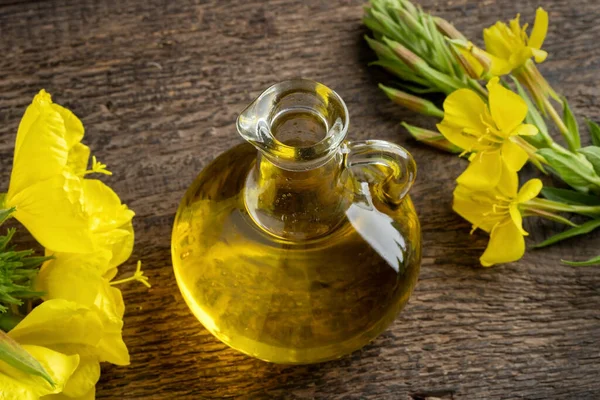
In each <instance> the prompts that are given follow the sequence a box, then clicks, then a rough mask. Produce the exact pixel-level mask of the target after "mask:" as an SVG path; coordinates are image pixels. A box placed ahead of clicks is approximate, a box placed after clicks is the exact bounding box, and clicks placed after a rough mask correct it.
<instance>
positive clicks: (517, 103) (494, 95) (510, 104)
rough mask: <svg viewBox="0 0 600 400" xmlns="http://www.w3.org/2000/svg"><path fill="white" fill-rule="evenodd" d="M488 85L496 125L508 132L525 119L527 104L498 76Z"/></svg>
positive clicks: (491, 109)
mask: <svg viewBox="0 0 600 400" xmlns="http://www.w3.org/2000/svg"><path fill="white" fill-rule="evenodd" d="M487 87H488V90H489V99H490V111H491V113H492V118H493V120H494V122H495V123H496V126H497V127H498V128H499V129H500V130H501V131H502V132H504V133H507V134H508V133H510V132H512V131H513V130H514V129H515V128H516V127H517V126H519V125H520V124H521V122H523V120H524V119H525V116H526V115H527V104H526V103H525V101H524V100H523V99H522V98H521V97H520V96H519V95H518V94H516V93H513V92H511V91H510V90H508V89H506V88H504V87H503V86H502V85H501V84H500V82H499V80H498V78H493V79H492V80H490V82H489V83H488V85H487Z"/></svg>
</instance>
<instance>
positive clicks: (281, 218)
mask: <svg viewBox="0 0 600 400" xmlns="http://www.w3.org/2000/svg"><path fill="white" fill-rule="evenodd" d="M343 162H344V160H343V155H342V154H341V153H339V152H338V153H336V154H334V155H333V157H331V159H329V160H327V161H326V162H324V163H323V164H322V165H319V166H315V167H314V168H312V169H308V170H300V171H299V170H288V169H284V168H281V167H280V166H278V165H276V164H275V163H273V162H271V161H270V160H268V159H267V158H266V157H264V156H263V155H262V154H260V152H259V155H258V157H257V161H256V164H255V166H254V168H253V169H252V170H251V171H250V173H249V175H248V178H247V181H246V190H245V203H246V209H247V210H248V213H249V214H250V216H251V217H252V219H253V220H254V222H255V223H256V224H257V225H258V226H260V227H261V228H262V229H264V230H265V231H267V232H269V233H271V234H273V235H275V236H277V237H280V238H283V239H290V240H306V239H311V238H315V237H318V236H322V235H324V234H326V233H328V232H330V231H331V230H333V229H334V228H335V227H336V226H337V225H338V224H339V223H340V222H341V221H342V220H343V219H344V218H345V211H346V210H347V208H348V207H349V205H350V203H351V201H352V195H351V194H352V190H351V186H350V185H351V182H352V181H351V180H350V178H349V173H348V171H347V169H346V168H345V167H344V165H343Z"/></svg>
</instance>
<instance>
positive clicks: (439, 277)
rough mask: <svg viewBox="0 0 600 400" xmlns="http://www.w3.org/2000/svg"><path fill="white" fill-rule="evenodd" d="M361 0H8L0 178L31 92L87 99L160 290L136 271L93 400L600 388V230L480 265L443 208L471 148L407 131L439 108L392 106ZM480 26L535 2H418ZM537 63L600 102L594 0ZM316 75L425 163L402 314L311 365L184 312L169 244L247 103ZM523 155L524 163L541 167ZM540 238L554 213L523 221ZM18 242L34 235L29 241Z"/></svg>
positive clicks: (569, 12) (93, 127) (492, 395)
mask: <svg viewBox="0 0 600 400" xmlns="http://www.w3.org/2000/svg"><path fill="white" fill-rule="evenodd" d="M362 3H363V2H362V1H350V0H339V1H338V0H336V1H327V2H321V1H316V0H306V1H302V2H297V1H293V0H273V1H270V2H262V1H259V0H246V1H237V0H236V1H217V0H213V1H198V0H195V1H194V0H190V1H168V0H143V1H142V0H123V1H110V0H79V1H76V2H73V1H66V0H57V1H36V2H15V1H4V2H2V3H0V4H1V5H0V38H1V40H0V51H1V53H2V55H3V56H2V57H1V58H0V71H1V74H0V121H2V124H1V125H0V190H1V191H4V190H6V187H7V183H8V177H9V170H10V167H11V162H12V150H13V145H14V144H13V143H14V134H15V132H16V128H17V124H18V121H19V119H20V117H21V115H22V113H23V111H24V108H25V107H26V105H27V104H28V103H29V102H30V101H31V98H32V97H33V96H34V94H35V93H36V92H37V91H38V90H39V89H40V88H45V89H46V90H48V91H49V92H50V93H52V94H53V95H54V99H55V101H57V102H59V103H61V104H63V105H65V106H67V107H69V108H71V109H72V110H73V111H74V112H75V113H76V114H77V115H79V116H80V117H81V118H82V120H83V122H84V124H85V126H86V129H87V133H86V139H85V142H86V143H87V144H88V145H90V147H91V148H92V149H93V151H94V153H95V154H96V155H97V156H98V158H99V159H100V160H102V161H103V162H105V163H107V164H108V165H109V167H110V169H111V170H112V171H113V172H114V176H113V177H110V178H108V179H106V182H107V183H109V184H110V185H111V186H112V187H113V188H114V189H115V190H116V191H117V193H119V194H120V196H121V198H122V199H123V200H124V201H125V202H127V203H128V204H129V206H130V207H131V208H132V209H134V210H135V211H136V213H137V217H136V219H135V221H134V225H135V229H136V239H137V240H136V248H135V251H134V255H133V257H132V258H131V261H130V262H128V263H127V264H126V265H125V266H123V267H122V268H121V271H122V273H126V272H130V271H132V270H133V269H134V268H135V260H137V259H141V260H143V262H144V264H145V269H146V271H147V274H148V275H149V277H150V280H151V281H152V282H153V287H152V289H150V290H146V289H145V288H144V287H141V286H136V285H130V286H127V287H124V288H123V289H124V296H125V300H126V304H127V310H126V315H125V331H124V334H125V341H126V342H127V344H128V346H129V349H130V352H131V356H132V363H131V365H130V366H128V367H116V366H109V365H106V366H103V373H102V378H101V380H100V382H99V384H98V388H97V389H98V390H97V397H98V398H99V399H110V398H116V399H121V398H126V399H174V398H178V399H197V398H252V399H263V398H264V399H269V398H289V399H304V398H331V399H359V398H360V399H378V400H379V399H409V400H410V399H414V400H416V399H433V398H442V399H451V398H452V399H483V398H486V399H504V398H527V399H555V398H571V399H595V398H598V397H600V380H598V367H599V365H600V351H599V344H600V342H599V338H600V323H599V319H600V292H599V289H598V288H599V287H600V275H599V274H598V270H597V269H593V268H570V267H566V266H561V265H560V264H559V260H560V259H561V258H570V259H573V258H578V259H584V258H586V257H591V256H594V255H596V254H597V253H598V249H599V248H600V235H599V234H598V233H596V234H593V235H589V236H588V237H586V238H583V239H580V240H576V241H571V242H565V243H562V244H559V245H557V246H554V247H552V248H548V249H545V250H539V251H530V252H528V254H527V255H526V256H525V257H524V258H523V260H521V261H520V262H518V263H514V264H510V265H506V266H501V267H496V268H493V269H481V268H477V259H478V257H479V256H480V254H481V253H482V251H483V249H484V247H485V245H486V240H487V239H486V237H485V236H483V235H481V234H475V235H473V236H469V234H468V232H469V225H468V223H466V222H465V221H462V220H461V219H460V218H459V217H458V216H456V215H455V214H453V213H452V211H451V208H450V203H451V193H452V189H453V179H455V178H456V176H458V174H459V173H460V172H461V170H462V168H464V162H463V161H461V160H459V159H457V158H455V157H453V156H450V155H445V154H441V153H439V152H436V151H434V150H432V149H430V148H427V147H424V146H421V145H419V144H417V143H415V142H414V141H411V140H410V139H408V138H407V134H406V133H405V132H404V131H403V130H402V128H401V127H400V124H399V123H400V121H402V120H406V121H408V122H410V123H417V124H424V125H429V126H431V121H426V120H424V119H421V118H417V117H415V116H414V115H411V114H410V113H408V112H406V111H405V110H402V109H400V108H399V107H397V106H395V105H393V104H391V103H390V102H389V101H388V100H387V98H386V97H385V96H384V95H383V94H382V93H381V92H380V91H379V90H378V89H377V87H376V83H377V82H378V79H382V78H385V76H384V75H383V74H381V73H379V72H377V73H373V72H375V71H373V70H371V69H370V68H369V67H367V63H368V62H369V61H370V60H372V58H373V55H372V54H371V52H370V51H369V50H368V48H367V47H366V46H365V44H364V42H363V40H362V36H363V35H364V34H365V33H366V30H365V28H364V27H362V26H361V22H360V18H361V14H362V11H361V5H362ZM422 4H423V6H424V8H426V9H428V10H431V11H433V12H435V13H436V14H438V15H440V16H443V17H445V18H447V19H449V20H452V21H454V22H455V24H456V25H457V26H458V27H459V28H460V29H461V30H463V32H464V33H465V34H467V35H468V36H470V37H471V38H474V39H477V41H478V42H480V36H481V30H482V29H483V28H484V27H486V26H488V25H490V24H492V23H494V22H495V21H496V20H497V19H509V18H512V17H513V15H514V14H515V13H516V12H517V11H521V12H522V14H523V15H522V18H523V19H525V20H531V19H532V18H533V15H534V12H535V8H536V7H537V5H538V4H539V2H537V1H532V0H524V1H521V2H520V3H518V4H517V3H511V5H510V6H509V5H508V4H507V2H505V1H501V0H485V1H475V0H452V1H450V0H426V1H425V0H424V1H422ZM545 8H546V9H547V10H548V11H549V12H550V15H551V27H550V32H549V35H548V39H547V42H546V43H547V44H546V45H545V48H546V49H547V50H548V51H549V52H550V57H549V59H548V61H547V62H545V63H544V64H543V65H542V67H541V69H542V70H543V72H544V74H545V75H546V76H547V78H548V79H549V80H550V81H551V82H552V84H553V85H555V87H557V88H560V90H561V91H562V92H563V93H564V94H565V95H567V97H568V98H569V100H570V102H571V105H572V106H573V108H574V110H575V112H576V113H577V114H578V115H586V116H589V117H591V118H594V119H596V120H599V119H600V107H599V106H600V92H599V90H598V87H597V85H596V83H597V71H598V69H599V68H600V41H598V40H597V38H598V37H599V35H600V27H599V25H598V24H597V23H596V19H597V16H598V15H599V12H600V5H599V4H598V3H597V2H595V1H591V0H571V1H566V0H549V1H546V2H545ZM298 76H302V77H306V78H312V79H315V80H318V81H321V82H323V83H325V84H326V85H328V86H330V87H331V88H333V89H334V90H336V91H337V92H338V93H339V94H340V95H341V96H342V97H343V98H344V100H345V101H346V102H347V105H348V108H349V110H350V115H351V130H350V138H352V139H364V138H379V139H386V140H391V141H394V142H397V143H400V144H402V145H404V146H406V147H407V148H408V149H409V150H410V151H411V152H412V153H413V155H414V156H415V158H416V160H417V162H418V165H419V180H418V183H417V185H416V187H415V189H414V191H413V193H414V194H413V199H414V201H415V204H416V206H417V209H418V210H419V212H420V216H421V221H422V226H423V240H424V242H423V249H424V259H423V268H422V273H421V278H420V282H419V284H418V286H417V290H416V292H415V294H414V295H413V297H412V299H411V301H410V303H409V305H408V306H407V308H406V309H405V310H404V312H403V313H402V314H401V315H400V316H399V317H398V319H397V320H396V322H395V323H394V324H393V326H392V327H391V328H390V329H389V330H388V331H386V332H385V333H384V334H383V335H382V336H381V337H380V338H378V339H377V340H376V341H375V342H374V343H373V344H371V345H369V346H367V347H366V348H365V349H363V350H362V351H359V352H356V353H355V354H353V355H351V356H349V357H346V358H343V359H341V360H338V361H334V362H329V363H324V364H318V365H312V366H299V367H289V366H277V365H272V364H267V363H263V362H261V361H257V360H254V359H251V358H249V357H246V356H244V355H241V354H238V353H236V352H235V351H233V350H230V349H228V348H227V347H226V346H225V345H223V344H221V343H220V342H218V341H217V340H216V339H214V338H213V337H212V336H211V335H210V334H209V333H208V332H207V331H206V330H205V329H204V328H202V326H201V325H200V324H199V323H198V322H197V321H196V319H195V318H194V317H193V316H192V314H191V313H190V312H189V310H188V308H187V306H186V305H185V303H184V302H183V301H182V298H181V296H180V294H179V291H178V288H177V285H176V283H175V280H174V277H173V273H172V269H171V261H170V235H171V225H172V220H173V216H174V213H175V210H176V207H177V204H178V202H179V200H180V199H181V197H182V195H183V193H184V191H185V189H186V187H187V186H188V185H189V184H190V183H191V181H192V180H193V178H194V177H195V176H196V174H197V173H198V172H199V171H200V170H201V168H202V167H203V166H205V165H206V164H207V163H208V162H210V160H212V159H213V158H214V157H216V156H217V155H218V154H219V153H220V152H222V151H224V150H225V149H228V148H229V147H231V146H233V145H234V144H236V143H239V142H240V141H241V139H239V138H238V136H237V133H236V132H235V127H234V123H235V118H236V116H237V113H238V112H239V111H241V110H242V109H243V107H244V106H245V105H247V104H248V103H249V102H250V101H251V100H252V99H253V98H254V96H256V95H257V94H259V93H260V92H261V91H262V90H263V89H264V88H266V87H267V86H269V85H270V84H272V83H274V82H277V81H280V80H283V79H287V78H291V77H298ZM533 174H534V171H533V170H530V169H528V170H527V172H526V174H525V175H526V176H533ZM526 229H527V230H528V231H530V232H531V239H530V240H531V242H535V241H539V240H541V239H542V238H543V237H545V236H547V235H549V234H551V233H552V232H554V231H555V230H556V229H557V227H556V226H555V225H553V224H549V223H546V222H542V221H539V220H528V221H527V223H526ZM20 240H21V241H22V242H23V244H24V245H27V244H28V243H29V244H30V243H31V242H30V241H28V240H27V239H25V238H22V239H20Z"/></svg>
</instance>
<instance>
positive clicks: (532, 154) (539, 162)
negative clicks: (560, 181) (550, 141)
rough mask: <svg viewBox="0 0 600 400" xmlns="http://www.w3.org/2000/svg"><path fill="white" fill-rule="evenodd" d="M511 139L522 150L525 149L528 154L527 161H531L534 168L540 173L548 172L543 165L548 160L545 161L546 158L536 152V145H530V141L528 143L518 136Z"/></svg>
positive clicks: (546, 163)
mask: <svg viewBox="0 0 600 400" xmlns="http://www.w3.org/2000/svg"><path fill="white" fill-rule="evenodd" d="M513 140H514V142H515V143H516V144H518V145H519V146H520V147H521V148H522V149H523V150H525V152H526V153H527V155H528V156H529V161H531V163H532V164H533V165H535V166H536V168H537V169H539V170H540V172H541V173H543V174H545V175H547V174H548V172H546V170H545V169H544V165H548V161H546V159H545V158H544V157H542V156H541V155H539V154H538V153H537V150H538V149H537V147H535V146H534V145H532V144H531V143H529V142H528V141H526V140H525V139H523V138H522V137H520V136H516V137H514V138H513Z"/></svg>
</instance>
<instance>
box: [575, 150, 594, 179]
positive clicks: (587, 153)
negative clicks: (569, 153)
mask: <svg viewBox="0 0 600 400" xmlns="http://www.w3.org/2000/svg"><path fill="white" fill-rule="evenodd" d="M577 151H578V152H580V153H581V154H583V155H584V156H585V158H587V159H588V161H589V162H591V163H592V165H593V166H594V170H595V171H596V173H597V174H600V147H597V146H587V147H584V148H581V149H579V150H577Z"/></svg>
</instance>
